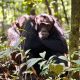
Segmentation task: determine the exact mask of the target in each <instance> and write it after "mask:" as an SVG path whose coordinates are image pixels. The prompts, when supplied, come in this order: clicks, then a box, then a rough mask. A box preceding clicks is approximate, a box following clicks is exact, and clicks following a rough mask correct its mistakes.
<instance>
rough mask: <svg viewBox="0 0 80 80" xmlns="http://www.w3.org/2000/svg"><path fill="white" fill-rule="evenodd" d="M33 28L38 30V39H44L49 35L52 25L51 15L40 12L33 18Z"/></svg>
mask: <svg viewBox="0 0 80 80" xmlns="http://www.w3.org/2000/svg"><path fill="white" fill-rule="evenodd" d="M35 22H36V26H35V29H36V31H37V32H38V36H39V38H40V39H46V38H48V36H49V35H50V31H51V29H52V28H53V26H54V23H55V21H54V20H53V18H52V16H51V15H47V14H41V15H38V16H36V18H35Z"/></svg>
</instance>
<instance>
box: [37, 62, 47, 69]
mask: <svg viewBox="0 0 80 80" xmlns="http://www.w3.org/2000/svg"><path fill="white" fill-rule="evenodd" d="M45 63H46V61H42V62H39V65H40V69H41V68H42V66H44V65H45Z"/></svg>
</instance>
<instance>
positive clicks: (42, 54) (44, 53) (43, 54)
mask: <svg viewBox="0 0 80 80" xmlns="http://www.w3.org/2000/svg"><path fill="white" fill-rule="evenodd" d="M39 55H40V56H41V57H42V58H43V59H44V58H45V55H46V52H45V51H44V52H43V53H40V54H39Z"/></svg>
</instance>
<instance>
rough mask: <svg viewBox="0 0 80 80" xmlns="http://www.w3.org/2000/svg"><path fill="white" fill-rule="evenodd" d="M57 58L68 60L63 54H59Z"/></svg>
mask: <svg viewBox="0 0 80 80" xmlns="http://www.w3.org/2000/svg"><path fill="white" fill-rule="evenodd" d="M58 58H60V59H62V60H65V61H68V58H67V57H65V56H59V57H58Z"/></svg>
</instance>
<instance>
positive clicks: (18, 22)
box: [16, 15, 29, 29]
mask: <svg viewBox="0 0 80 80" xmlns="http://www.w3.org/2000/svg"><path fill="white" fill-rule="evenodd" d="M28 18H29V16H28V15H23V16H21V17H19V18H18V19H17V20H16V26H17V27H18V28H19V29H20V28H23V27H24V25H25V24H26V21H27V20H28Z"/></svg>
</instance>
